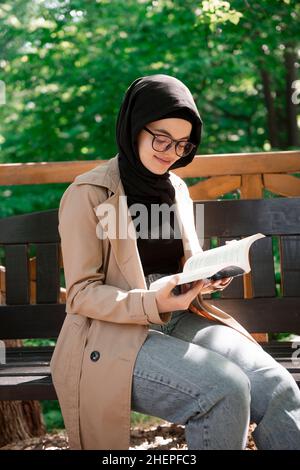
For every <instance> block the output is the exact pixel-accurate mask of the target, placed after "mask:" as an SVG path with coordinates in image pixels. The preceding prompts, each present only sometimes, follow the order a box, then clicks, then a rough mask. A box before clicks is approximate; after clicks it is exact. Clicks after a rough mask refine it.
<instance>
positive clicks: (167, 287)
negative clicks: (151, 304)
mask: <svg viewBox="0 0 300 470" xmlns="http://www.w3.org/2000/svg"><path fill="white" fill-rule="evenodd" d="M178 280H179V276H178V275H177V274H176V275H175V276H173V277H172V278H171V279H170V280H169V281H168V282H167V284H166V285H165V286H164V287H163V288H162V290H163V292H166V293H169V292H171V290H172V289H174V287H175V286H176V285H177V283H178Z"/></svg>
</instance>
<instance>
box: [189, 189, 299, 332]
mask: <svg viewBox="0 0 300 470" xmlns="http://www.w3.org/2000/svg"><path fill="white" fill-rule="evenodd" d="M194 204H195V205H196V204H204V233H205V241H204V247H203V248H204V249H208V248H209V247H210V246H211V239H212V237H216V238H217V245H218V246H220V245H223V244H225V241H227V240H232V239H239V238H241V237H245V236H249V235H252V234H255V233H258V232H261V233H263V234H265V235H266V238H265V239H262V240H259V241H258V242H257V243H254V244H253V245H252V247H251V249H250V264H251V267H252V270H251V273H250V277H251V284H252V297H253V298H251V299H244V283H243V277H242V276H240V277H237V278H235V279H234V280H233V281H232V283H231V284H230V285H229V286H228V288H227V289H225V290H224V292H222V293H221V294H220V295H219V299H212V300H213V303H214V304H215V305H217V306H219V307H220V308H223V309H224V310H227V311H228V312H230V313H232V314H233V315H234V316H235V318H237V319H238V320H239V321H241V323H242V324H243V325H244V326H246V327H247V328H248V329H249V330H250V331H252V332H253V331H256V332H265V331H268V332H300V198H272V199H253V200H222V201H195V203H194ZM195 211H196V208H195ZM275 246H278V249H279V253H280V257H279V260H276V259H275ZM276 285H277V292H276Z"/></svg>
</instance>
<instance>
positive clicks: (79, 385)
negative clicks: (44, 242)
mask: <svg viewBox="0 0 300 470" xmlns="http://www.w3.org/2000/svg"><path fill="white" fill-rule="evenodd" d="M170 175H171V176H170V178H171V182H172V184H173V186H174V188H175V193H176V208H177V217H178V220H179V222H180V221H181V222H182V225H183V230H182V241H183V247H184V256H185V260H186V259H188V258H189V257H190V256H191V255H192V254H194V253H196V252H199V251H201V250H202V249H201V246H200V244H199V241H198V237H197V234H196V231H195V225H194V218H193V208H192V200H191V199H190V196H189V192H188V188H187V186H186V184H185V182H184V181H183V180H182V179H181V178H179V177H178V176H177V175H176V174H175V173H172V172H170ZM121 195H123V196H124V188H123V185H122V182H121V179H120V174H119V168H118V160H117V156H115V157H114V158H112V159H110V160H108V161H107V162H105V163H104V164H102V165H99V166H97V167H96V168H94V169H93V170H91V171H88V172H86V173H83V174H81V175H79V176H77V177H76V178H75V180H74V182H73V183H72V184H71V185H70V186H69V187H68V188H67V190H66V191H65V193H64V194H63V197H62V199H61V202H60V207H59V233H60V236H61V244H62V245H61V246H62V254H63V263H64V271H65V280H66V291H67V292H66V293H67V302H66V312H67V315H66V319H65V321H64V324H63V327H62V329H61V332H60V335H59V337H58V340H57V344H56V347H55V350H54V353H53V356H52V360H51V364H50V367H51V373H52V378H53V383H54V386H55V389H56V392H57V395H58V399H59V403H60V406H61V410H62V414H63V418H64V422H65V426H66V430H67V433H68V436H69V441H70V447H71V448H72V449H105V450H108V449H128V447H129V445H130V412H131V386H132V374H133V368H134V364H135V360H136V356H137V354H138V351H139V349H140V348H141V346H142V345H143V343H144V341H145V339H146V337H147V334H148V329H149V325H151V324H152V323H156V324H164V323H165V322H167V321H168V320H169V318H170V315H171V314H170V313H163V314H159V312H158V310H157V305H156V301H155V293H154V292H153V291H148V290H147V286H146V282H145V278H144V274H143V269H142V265H141V261H140V257H139V253H138V249H137V243H136V239H133V238H130V237H129V238H127V239H126V238H123V239H122V238H120V239H114V238H113V237H110V238H109V237H107V238H106V239H104V240H103V236H102V235H103V232H104V231H105V229H107V226H106V223H105V222H104V217H103V215H101V212H103V211H101V208H102V207H103V206H101V205H102V204H103V203H106V204H108V203H109V204H110V205H111V206H112V207H114V209H115V210H116V214H119V215H120V216H121V217H124V218H123V220H126V221H127V222H128V223H129V222H130V221H131V218H130V214H129V212H128V207H127V204H126V205H125V206H124V205H122V204H120V200H121V199H122V198H119V196H121ZM118 220H119V218H118V217H117V220H116V225H117V227H118V225H119V222H118ZM117 233H118V232H117ZM193 305H194V306H196V307H198V308H199V309H202V310H201V311H202V312H203V309H205V312H206V315H208V314H209V315H210V317H211V318H212V320H213V319H214V318H215V319H218V320H220V321H221V322H223V323H224V324H226V325H228V326H230V327H233V328H235V329H237V330H238V331H240V332H241V333H242V334H244V335H245V336H247V337H248V338H249V339H250V340H252V341H255V340H254V339H253V338H252V336H251V335H250V334H249V333H248V332H247V331H246V330H245V329H244V328H243V327H242V326H241V325H240V324H239V323H238V322H236V321H235V320H234V319H233V318H232V317H231V316H230V315H228V314H226V313H225V312H223V311H221V310H220V309H218V308H216V307H213V306H211V305H209V304H208V303H207V302H205V303H204V301H203V299H202V297H201V295H199V296H198V297H197V298H196V299H194V301H193ZM95 351H96V353H95ZM92 353H94V355H92V356H91V354H92ZM98 356H99V358H98ZM91 357H93V358H94V359H95V358H96V359H97V360H92V359H91Z"/></svg>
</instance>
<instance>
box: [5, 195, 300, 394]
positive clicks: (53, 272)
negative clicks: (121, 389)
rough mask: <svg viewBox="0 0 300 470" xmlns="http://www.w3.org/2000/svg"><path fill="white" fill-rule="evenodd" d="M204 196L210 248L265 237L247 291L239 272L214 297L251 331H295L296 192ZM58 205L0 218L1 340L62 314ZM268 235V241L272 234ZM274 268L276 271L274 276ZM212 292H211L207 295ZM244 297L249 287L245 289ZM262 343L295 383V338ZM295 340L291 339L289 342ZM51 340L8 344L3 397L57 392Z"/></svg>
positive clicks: (44, 330) (48, 333) (254, 251)
mask: <svg viewBox="0 0 300 470" xmlns="http://www.w3.org/2000/svg"><path fill="white" fill-rule="evenodd" d="M195 204H204V206H205V207H204V215H205V224H204V228H205V242H204V248H205V249H207V248H208V247H209V246H211V245H210V243H211V240H212V239H213V238H214V237H216V240H217V243H218V244H220V245H222V244H223V243H225V241H226V240H231V239H232V238H239V237H243V236H247V235H251V234H253V233H256V232H262V233H264V234H265V235H267V238H266V239H263V240H261V241H259V242H258V243H256V244H254V245H253V246H252V248H251V251H250V255H251V264H252V267H253V270H252V272H251V273H250V274H251V285H252V298H244V289H243V282H244V281H245V279H243V278H242V277H239V278H236V279H234V280H233V282H232V283H231V284H230V286H229V287H228V288H227V289H226V290H225V291H224V292H222V293H221V294H218V295H219V298H211V302H212V303H214V304H215V305H217V306H219V307H220V308H222V309H224V310H226V311H228V312H229V313H231V314H232V315H233V316H234V317H235V318H236V319H237V320H238V321H240V322H241V323H242V324H243V325H244V326H245V327H246V328H247V329H248V330H249V331H250V332H258V333H259V332H270V333H275V332H276V333H278V332H291V333H296V334H299V333H300V198H274V199H266V200H259V199H257V200H254V199H253V200H223V201H196V202H195ZM57 227H58V211H57V210H50V211H44V212H36V213H32V214H25V215H19V216H13V217H8V218H4V219H1V220H0V250H1V249H2V250H3V252H4V254H3V253H2V256H1V263H0V264H3V266H5V269H4V270H3V272H2V276H3V279H4V282H5V285H4V286H3V283H4V282H3V280H2V286H1V290H2V293H3V292H5V297H4V298H3V299H2V304H1V305H0V331H1V338H0V339H1V340H4V339H5V340H9V339H25V338H53V339H55V338H56V337H57V335H58V333H59V331H60V328H61V325H62V323H63V320H64V316H65V303H63V302H62V300H61V299H62V297H61V276H62V267H61V265H62V264H61V255H60V239H59V233H58V229H57ZM276 239H277V240H278V242H279V246H280V253H281V260H280V264H279V265H278V266H277V267H276V270H280V273H279V272H278V275H280V276H281V291H280V296H276V284H275V269H274V254H273V246H272V245H273V244H274V243H275V242H276ZM272 240H273V241H272ZM32 256H34V257H35V259H36V281H35V282H36V292H35V299H34V301H33V300H32V296H31V286H30V282H31V280H30V259H32ZM278 275H277V277H278ZM206 297H209V296H206ZM248 297H249V295H248ZM262 345H263V347H264V348H265V349H266V350H267V351H268V352H269V353H270V354H271V355H272V356H274V357H275V359H276V360H277V361H279V362H280V363H281V364H282V365H283V366H285V367H286V368H287V369H288V370H289V371H290V372H291V373H292V375H293V376H294V378H295V380H296V381H297V383H298V386H300V358H299V357H298V356H300V354H297V348H300V343H299V345H297V344H296V345H295V344H293V343H291V342H287V341H285V342H278V341H275V340H272V341H270V342H268V343H262ZM293 346H294V347H293ZM52 352H53V347H50V346H44V347H29V346H22V347H19V348H7V349H6V363H3V364H0V399H1V400H29V399H35V400H51V399H56V398H57V397H56V393H55V390H54V387H53V385H52V382H51V375H50V370H49V361H50V358H51V355H52Z"/></svg>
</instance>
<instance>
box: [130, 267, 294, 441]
mask: <svg viewBox="0 0 300 470" xmlns="http://www.w3.org/2000/svg"><path fill="white" fill-rule="evenodd" d="M151 276H153V275H151ZM157 276H158V277H159V275H157ZM146 279H147V283H148V285H149V282H148V281H149V279H150V278H149V277H146ZM151 280H153V277H152V278H151ZM132 409H133V410H135V411H138V412H141V413H144V414H148V415H151V416H157V417H160V418H162V419H165V420H167V421H169V422H173V423H177V424H183V425H185V437H186V442H187V446H188V448H189V449H192V450H196V449H210V450H211V449H213V450H217V449H225V450H226V449H228V450H241V449H244V448H245V446H246V443H247V432H248V427H249V423H250V422H254V423H256V425H257V426H256V428H255V430H254V432H253V438H254V441H255V444H256V446H257V448H258V449H272V450H275V449H276V450H279V449H286V450H300V391H299V389H298V386H297V384H296V382H295V380H294V379H293V377H292V376H291V374H290V373H289V372H288V371H287V370H286V369H285V368H284V367H283V366H281V365H280V364H279V363H278V362H276V361H275V360H274V359H273V358H272V357H271V356H270V355H269V354H267V353H266V352H265V351H264V350H263V349H262V347H261V346H259V345H256V344H255V343H252V342H251V341H250V340H248V339H247V338H246V337H244V336H243V335H242V334H240V333H238V332H237V331H236V330H234V329H232V328H230V327H227V326H225V325H223V324H222V323H218V322H214V321H210V320H208V319H206V318H204V317H200V316H198V315H196V314H194V313H192V312H190V311H189V310H179V311H176V312H173V313H172V317H171V320H170V321H169V322H168V324H167V325H151V328H150V329H149V335H148V337H147V339H146V341H145V342H144V344H143V346H142V348H141V349H140V351H139V353H138V356H137V360H136V363H135V367H134V373H133V382H132Z"/></svg>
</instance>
